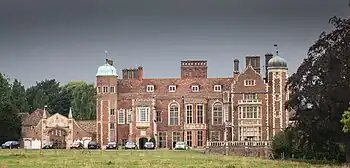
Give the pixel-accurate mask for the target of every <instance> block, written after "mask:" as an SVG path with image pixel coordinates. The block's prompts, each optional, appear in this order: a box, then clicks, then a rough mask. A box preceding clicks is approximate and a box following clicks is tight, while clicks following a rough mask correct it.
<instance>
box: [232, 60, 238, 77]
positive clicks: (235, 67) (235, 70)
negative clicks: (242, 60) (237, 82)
mask: <svg viewBox="0 0 350 168" xmlns="http://www.w3.org/2000/svg"><path fill="white" fill-rule="evenodd" d="M233 74H234V75H238V74H239V60H238V59H235V60H233Z"/></svg>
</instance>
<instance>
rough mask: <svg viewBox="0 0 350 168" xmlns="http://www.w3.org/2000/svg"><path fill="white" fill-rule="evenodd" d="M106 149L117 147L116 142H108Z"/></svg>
mask: <svg viewBox="0 0 350 168" xmlns="http://www.w3.org/2000/svg"><path fill="white" fill-rule="evenodd" d="M106 149H117V143H115V142H109V143H108V144H107V146H106Z"/></svg>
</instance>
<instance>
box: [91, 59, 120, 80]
mask: <svg viewBox="0 0 350 168" xmlns="http://www.w3.org/2000/svg"><path fill="white" fill-rule="evenodd" d="M96 76H118V74H117V70H116V69H115V67H114V66H113V61H112V60H109V59H106V63H105V64H104V65H101V66H100V67H98V69H97V73H96Z"/></svg>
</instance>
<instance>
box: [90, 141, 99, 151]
mask: <svg viewBox="0 0 350 168" xmlns="http://www.w3.org/2000/svg"><path fill="white" fill-rule="evenodd" d="M100 148H101V146H100V144H99V143H97V142H96V141H90V142H89V143H88V149H100Z"/></svg>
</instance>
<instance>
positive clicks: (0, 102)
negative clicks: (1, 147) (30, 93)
mask: <svg viewBox="0 0 350 168" xmlns="http://www.w3.org/2000/svg"><path fill="white" fill-rule="evenodd" d="M11 92H12V91H11V86H10V84H9V82H8V79H6V78H5V76H4V75H3V74H1V73H0V127H1V129H2V130H1V132H0V143H3V142H5V141H8V140H18V139H19V138H20V131H21V120H20V118H19V115H18V112H19V110H18V109H16V106H15V105H13V103H12V102H11V100H12V99H11Z"/></svg>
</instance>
